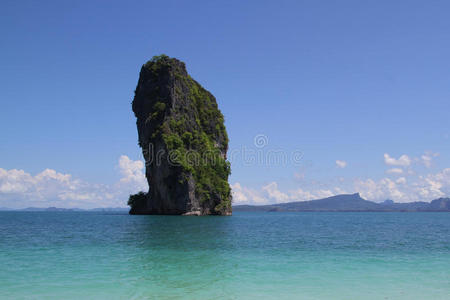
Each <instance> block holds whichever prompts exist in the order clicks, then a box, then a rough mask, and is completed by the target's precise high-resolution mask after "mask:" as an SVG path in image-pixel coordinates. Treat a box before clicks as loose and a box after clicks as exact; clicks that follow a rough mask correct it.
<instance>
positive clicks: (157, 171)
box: [129, 55, 231, 215]
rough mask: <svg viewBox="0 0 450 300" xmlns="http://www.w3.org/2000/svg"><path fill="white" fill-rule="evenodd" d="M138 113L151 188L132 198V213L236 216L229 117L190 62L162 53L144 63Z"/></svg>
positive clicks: (136, 99) (137, 93) (136, 100)
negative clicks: (195, 76) (188, 68)
mask: <svg viewBox="0 0 450 300" xmlns="http://www.w3.org/2000/svg"><path fill="white" fill-rule="evenodd" d="M133 112H134V114H135V116H136V118H137V121H136V124H137V130H138V135H139V146H140V147H141V148H142V153H143V155H144V158H145V161H146V170H145V171H146V174H145V175H146V177H147V181H148V185H149V192H148V193H147V194H144V193H140V194H137V195H132V196H130V200H129V205H130V206H131V210H130V214H171V215H230V214H231V190H230V186H229V184H228V176H229V174H230V164H229V162H228V161H227V160H226V159H227V157H226V153H227V150H228V136H227V132H226V130H225V126H224V118H223V115H222V113H221V112H220V110H219V108H218V106H217V102H216V99H215V98H214V96H213V95H212V94H211V93H210V92H208V91H207V90H205V89H204V88H203V87H202V86H201V85H200V84H199V83H198V82H196V81H195V80H194V79H192V78H191V77H190V76H189V74H188V73H187V71H186V66H185V64H184V63H183V62H181V61H179V60H177V59H175V58H170V57H168V56H166V55H161V56H155V57H153V58H152V59H151V60H150V61H148V62H147V63H146V64H145V65H143V66H142V69H141V72H140V75H139V81H138V84H137V87H136V91H135V96H134V100H133Z"/></svg>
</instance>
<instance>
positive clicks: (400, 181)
mask: <svg viewBox="0 0 450 300" xmlns="http://www.w3.org/2000/svg"><path fill="white" fill-rule="evenodd" d="M395 182H396V183H397V184H406V178H405V177H400V178H398V179H397V180H396V181H395Z"/></svg>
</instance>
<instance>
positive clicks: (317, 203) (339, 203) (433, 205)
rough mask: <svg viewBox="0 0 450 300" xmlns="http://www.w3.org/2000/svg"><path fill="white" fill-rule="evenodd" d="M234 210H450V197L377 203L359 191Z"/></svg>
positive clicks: (242, 206) (240, 206)
mask: <svg viewBox="0 0 450 300" xmlns="http://www.w3.org/2000/svg"><path fill="white" fill-rule="evenodd" d="M233 211H255V212H256V211H267V212H277V211H279V212H301V211H303V212H317V211H323V212H370V211H373V212H395V211H398V212H422V211H450V198H439V199H436V200H433V201H431V202H408V203H395V202H394V201H392V200H386V201H384V202H382V203H376V202H372V201H368V200H365V199H363V198H362V197H361V196H360V195H359V193H356V194H344V195H337V196H333V197H328V198H324V199H318V200H310V201H297V202H287V203H279V204H270V205H258V206H256V205H236V206H233Z"/></svg>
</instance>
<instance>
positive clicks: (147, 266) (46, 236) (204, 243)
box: [0, 211, 450, 299]
mask: <svg viewBox="0 0 450 300" xmlns="http://www.w3.org/2000/svg"><path fill="white" fill-rule="evenodd" d="M449 216H450V213H447V212H442V213H431V212H423V213H408V214H405V213H395V212H390V213H370V212H367V213H366V212H360V213H350V212H338V213H330V212H320V213H316V212H307V213H289V212H283V213H278V212H272V213H257V212H251V213H245V212H238V213H234V214H233V216H229V217H214V216H205V217H181V216H130V215H128V214H124V213H102V212H8V211H6V212H0V252H1V253H2V255H1V256H0V265H1V266H2V268H1V271H0V298H1V299H35V298H39V299H43V298H45V299H61V298H64V299H84V298H88V299H173V298H181V297H182V298H185V299H254V298H261V299H273V298H277V299H430V298H432V299H448V297H449V295H450V284H449V283H450V274H449V272H448V270H449V269H450V255H449V254H450V218H449Z"/></svg>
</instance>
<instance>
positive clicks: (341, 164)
mask: <svg viewBox="0 0 450 300" xmlns="http://www.w3.org/2000/svg"><path fill="white" fill-rule="evenodd" d="M336 166H337V167H338V168H345V167H346V166H347V162H346V161H344V160H336Z"/></svg>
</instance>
